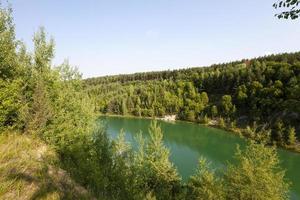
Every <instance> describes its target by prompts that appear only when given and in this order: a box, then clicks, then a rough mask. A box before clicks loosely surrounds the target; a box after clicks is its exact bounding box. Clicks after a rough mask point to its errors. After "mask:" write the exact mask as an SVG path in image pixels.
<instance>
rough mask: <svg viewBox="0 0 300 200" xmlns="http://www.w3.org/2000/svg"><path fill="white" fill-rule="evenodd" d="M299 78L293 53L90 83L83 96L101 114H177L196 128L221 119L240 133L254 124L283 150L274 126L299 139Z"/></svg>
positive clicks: (299, 63)
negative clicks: (290, 129)
mask: <svg viewBox="0 0 300 200" xmlns="http://www.w3.org/2000/svg"><path fill="white" fill-rule="evenodd" d="M299 74H300V53H299V52H297V53H289V54H287V53H284V54H279V55H270V56H266V57H260V58H254V59H250V60H241V61H236V62H232V63H225V64H219V65H212V66H210V67H198V68H189V69H181V70H172V71H161V72H145V73H135V74H129V75H116V76H105V77H98V78H90V79H86V80H85V90H86V91H87V92H88V93H89V95H90V96H91V97H92V98H93V100H94V105H95V109H96V110H97V111H98V112H101V113H107V114H120V115H123V110H125V111H126V112H125V113H126V114H127V115H135V116H146V117H153V116H159V117H160V116H163V115H174V114H175V115H177V118H178V119H180V120H187V121H197V122H201V121H202V119H203V117H204V116H205V115H206V116H209V117H210V118H212V120H216V119H218V118H219V117H222V118H224V120H225V122H226V124H228V125H230V124H232V123H231V122H233V121H236V126H237V128H241V129H245V128H246V127H247V126H250V127H251V126H252V124H253V122H254V121H255V122H256V123H257V125H258V126H259V127H264V129H265V130H271V135H270V142H271V143H273V142H275V143H277V144H278V145H280V146H286V145H287V144H288V141H287V137H285V135H286V133H283V136H284V137H282V140H279V138H278V136H277V132H276V130H275V129H276V123H277V122H278V121H280V120H281V121H282V123H283V126H284V127H294V128H295V132H296V136H299V135H298V134H299V130H300V126H299V124H300V109H299V108H300V84H299V83H300V78H299V77H300V76H299ZM224 128H226V127H224ZM258 132H259V131H258ZM265 133H267V131H262V132H259V134H265ZM259 137H261V138H264V137H265V136H259ZM259 137H258V138H259ZM297 138H299V137H297ZM296 143H297V142H296Z"/></svg>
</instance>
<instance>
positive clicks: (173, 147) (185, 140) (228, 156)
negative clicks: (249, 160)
mask: <svg viewBox="0 0 300 200" xmlns="http://www.w3.org/2000/svg"><path fill="white" fill-rule="evenodd" d="M101 119H103V120H104V121H106V124H107V128H108V135H109V136H110V137H111V138H116V137H117V135H118V134H119V132H120V130H121V129H123V130H124V131H125V133H126V136H125V137H126V140H127V141H128V142H130V143H131V145H132V147H133V148H134V149H137V143H136V140H135V138H136V136H137V134H138V133H139V132H140V131H142V134H143V136H144V137H146V138H147V137H148V136H149V133H148V128H149V125H150V123H151V120H150V119H140V118H124V117H101ZM159 124H160V125H161V128H162V130H163V133H164V139H163V140H164V144H165V145H166V146H167V147H168V148H169V149H170V152H171V156H170V160H171V161H172V162H173V163H174V165H175V166H176V167H177V170H178V172H179V174H180V175H181V176H182V178H183V180H187V179H188V177H189V176H190V175H192V174H193V173H194V171H195V169H196V167H197V163H198V159H199V158H200V157H201V156H202V157H205V158H206V159H207V160H208V161H210V162H211V164H212V167H215V168H219V167H223V166H225V164H226V162H227V161H230V162H233V161H234V159H233V155H234V153H235V150H236V147H237V145H240V146H241V148H243V147H244V146H245V144H246V142H245V140H243V139H241V138H240V137H238V136H236V135H234V134H232V133H228V132H226V131H224V130H220V129H215V128H211V127H206V126H203V125H199V124H195V123H188V122H174V123H173V122H172V123H170V122H164V121H159ZM278 153H279V157H280V160H281V166H282V167H283V168H284V169H286V176H287V178H288V179H289V180H290V181H291V182H292V184H293V185H292V188H291V191H292V197H293V199H300V154H297V153H293V152H289V151H285V150H282V149H280V150H278Z"/></svg>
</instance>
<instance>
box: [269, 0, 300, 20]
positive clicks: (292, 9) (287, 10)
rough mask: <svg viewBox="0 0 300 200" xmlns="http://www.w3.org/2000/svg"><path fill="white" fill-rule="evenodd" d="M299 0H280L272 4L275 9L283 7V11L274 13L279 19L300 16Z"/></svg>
mask: <svg viewBox="0 0 300 200" xmlns="http://www.w3.org/2000/svg"><path fill="white" fill-rule="evenodd" d="M299 4H300V1H299V0H280V1H278V2H277V3H274V4H273V7H274V8H275V9H280V8H282V9H284V11H282V12H280V13H278V14H276V15H275V16H276V17H278V18H279V19H281V18H283V19H289V18H291V19H297V18H298V17H299V16H300V8H299Z"/></svg>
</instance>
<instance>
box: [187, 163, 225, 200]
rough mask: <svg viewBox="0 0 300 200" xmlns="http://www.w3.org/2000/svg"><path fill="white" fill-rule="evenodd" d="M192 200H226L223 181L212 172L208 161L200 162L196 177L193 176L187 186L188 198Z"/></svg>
mask: <svg viewBox="0 0 300 200" xmlns="http://www.w3.org/2000/svg"><path fill="white" fill-rule="evenodd" d="M186 199H190V200H222V199H225V198H224V188H223V181H222V180H220V179H219V178H217V177H216V175H215V173H214V172H213V171H211V170H210V164H209V163H207V161H206V159H204V158H201V159H200V160H199V165H198V169H197V172H196V174H195V175H193V176H191V178H190V179H189V181H188V184H187V197H186Z"/></svg>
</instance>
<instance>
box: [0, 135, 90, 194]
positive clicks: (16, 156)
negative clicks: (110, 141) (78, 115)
mask: <svg viewBox="0 0 300 200" xmlns="http://www.w3.org/2000/svg"><path fill="white" fill-rule="evenodd" d="M0 199H6V200H10V199H23V200H26V199H52V200H55V199H93V198H92V196H91V195H90V194H89V192H88V191H87V190H86V189H84V188H83V187H81V186H80V185H79V184H77V183H76V182H75V181H73V180H72V179H71V178H70V176H69V175H68V173H67V172H66V171H64V170H62V169H61V168H60V167H59V159H58V156H57V154H56V153H55V151H54V150H53V149H52V148H51V147H49V146H48V145H46V144H45V143H44V142H42V141H41V140H39V139H37V138H34V137H32V136H28V135H20V134H16V133H9V134H0Z"/></svg>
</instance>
